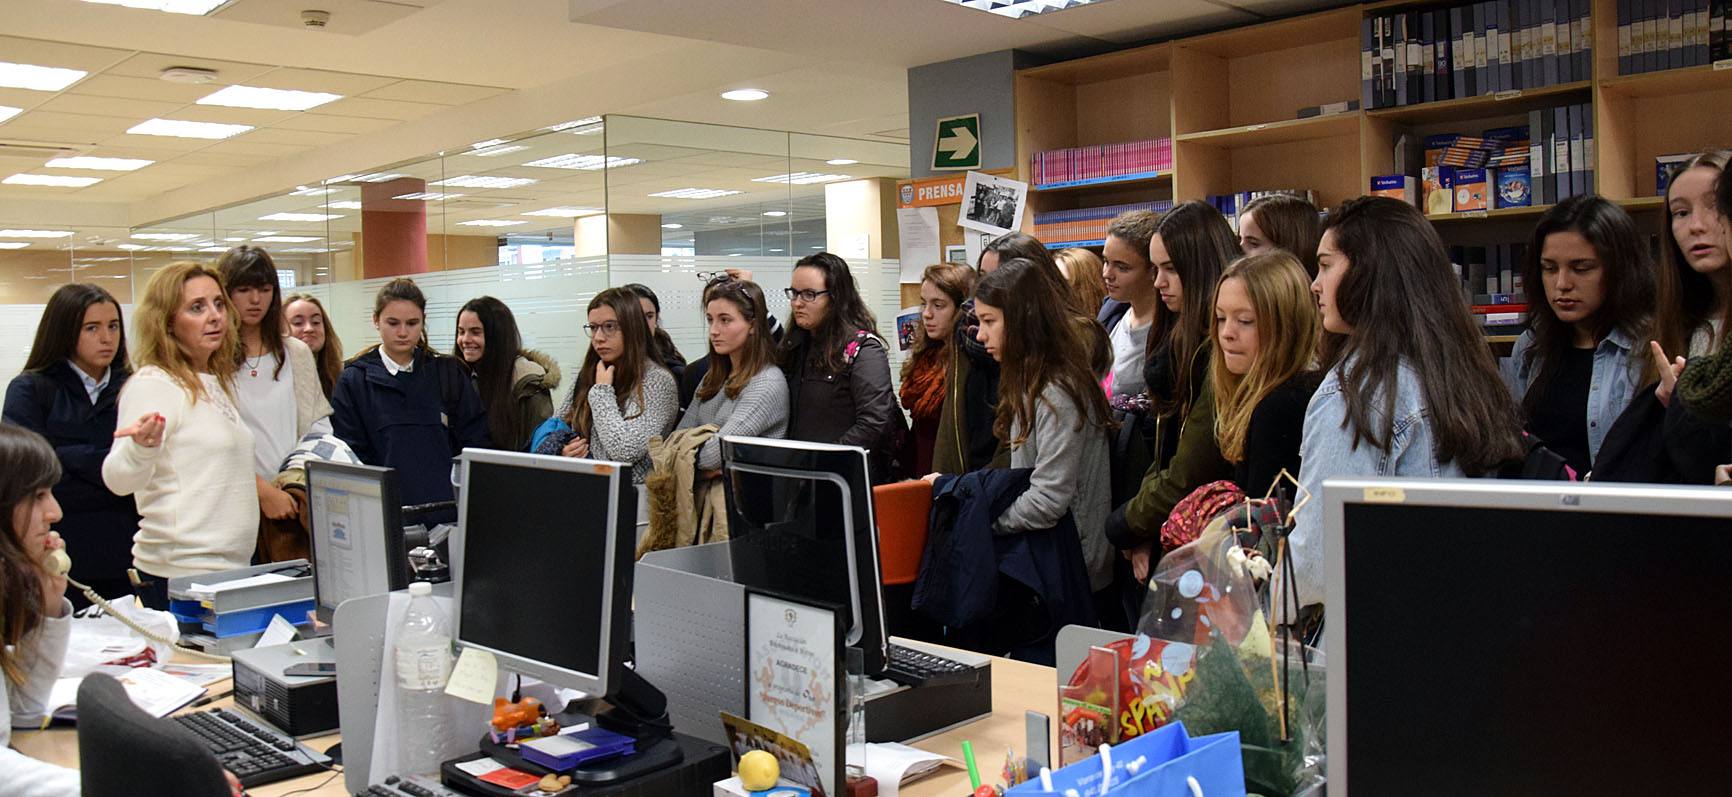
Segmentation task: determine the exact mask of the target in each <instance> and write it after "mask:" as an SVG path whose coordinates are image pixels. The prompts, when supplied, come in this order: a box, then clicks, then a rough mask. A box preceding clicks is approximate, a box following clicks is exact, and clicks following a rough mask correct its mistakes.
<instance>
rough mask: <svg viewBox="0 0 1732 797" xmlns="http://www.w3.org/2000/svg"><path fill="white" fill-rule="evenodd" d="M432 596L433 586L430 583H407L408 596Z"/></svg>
mask: <svg viewBox="0 0 1732 797" xmlns="http://www.w3.org/2000/svg"><path fill="white" fill-rule="evenodd" d="M432 594H433V585H432V584H431V583H429V582H426V581H411V582H409V595H410V597H415V598H419V597H421V596H422V595H432Z"/></svg>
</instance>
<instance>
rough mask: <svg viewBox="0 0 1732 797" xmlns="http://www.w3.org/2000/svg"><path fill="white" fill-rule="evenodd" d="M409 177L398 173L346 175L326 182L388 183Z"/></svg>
mask: <svg viewBox="0 0 1732 797" xmlns="http://www.w3.org/2000/svg"><path fill="white" fill-rule="evenodd" d="M408 176H409V175H407V174H397V173H396V172H372V173H370V174H345V175H342V176H340V177H332V178H331V179H329V180H326V181H325V182H326V183H388V182H391V181H392V180H400V179H402V178H404V177H408Z"/></svg>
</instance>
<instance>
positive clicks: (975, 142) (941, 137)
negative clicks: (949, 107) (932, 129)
mask: <svg viewBox="0 0 1732 797" xmlns="http://www.w3.org/2000/svg"><path fill="white" fill-rule="evenodd" d="M932 168H933V170H934V171H947V170H966V169H978V168H980V114H968V115H966V116H949V117H945V118H942V119H939V120H938V127H937V130H936V134H935V135H934V136H933V140H932Z"/></svg>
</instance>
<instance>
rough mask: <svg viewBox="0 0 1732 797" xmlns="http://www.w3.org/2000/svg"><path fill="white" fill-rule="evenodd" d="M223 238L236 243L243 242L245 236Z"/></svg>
mask: <svg viewBox="0 0 1732 797" xmlns="http://www.w3.org/2000/svg"><path fill="white" fill-rule="evenodd" d="M223 240H224V241H227V242H229V243H231V244H238V243H241V242H244V241H245V240H246V239H245V238H224V239H223Z"/></svg>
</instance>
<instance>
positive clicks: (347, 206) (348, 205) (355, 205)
mask: <svg viewBox="0 0 1732 797" xmlns="http://www.w3.org/2000/svg"><path fill="white" fill-rule="evenodd" d="M325 207H327V208H330V209H332V210H360V209H361V203H359V202H356V201H355V200H353V199H344V200H341V201H337V202H332V203H330V204H328V205H326V206H325Z"/></svg>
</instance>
